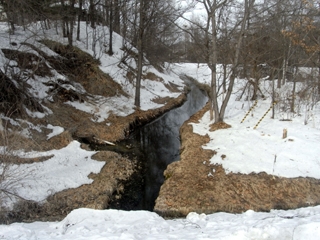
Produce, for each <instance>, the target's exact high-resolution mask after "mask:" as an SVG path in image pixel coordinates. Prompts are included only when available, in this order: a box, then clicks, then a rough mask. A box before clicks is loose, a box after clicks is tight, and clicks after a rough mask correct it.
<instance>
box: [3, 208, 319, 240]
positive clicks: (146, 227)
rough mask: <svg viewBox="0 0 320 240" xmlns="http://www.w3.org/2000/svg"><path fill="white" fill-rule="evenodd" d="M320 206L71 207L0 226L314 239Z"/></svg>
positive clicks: (44, 234) (18, 234)
mask: <svg viewBox="0 0 320 240" xmlns="http://www.w3.org/2000/svg"><path fill="white" fill-rule="evenodd" d="M319 236H320V207H310V208H301V209H297V210H290V211H283V210H275V211H271V212H270V213H258V212H253V211H251V210H249V211H247V212H245V213H243V214H230V213H216V214H211V215H205V214H200V215H199V214H197V213H189V215H188V216H187V217H186V218H185V219H174V220H164V219H163V218H161V217H159V216H158V215H157V214H156V213H152V212H147V211H118V210H92V209H84V208H82V209H76V210H74V211H72V212H71V213H70V214H69V215H68V216H67V217H66V218H65V219H64V220H63V221H61V222H34V223H14V224H10V225H8V226H5V225H2V226H0V237H1V238H0V239H5V240H27V239H28V240H29V239H30V240H31V239H32V240H35V239H37V240H71V239H72V240H74V239H76V240H161V239H163V240H169V239H170V240H173V239H177V240H181V239H183V240H188V239H190V240H209V239H219V240H222V239H225V240H227V239H228V240H231V239H234V240H248V239H252V240H259V239H274V240H279V239H281V240H301V239H303V240H318V239H319Z"/></svg>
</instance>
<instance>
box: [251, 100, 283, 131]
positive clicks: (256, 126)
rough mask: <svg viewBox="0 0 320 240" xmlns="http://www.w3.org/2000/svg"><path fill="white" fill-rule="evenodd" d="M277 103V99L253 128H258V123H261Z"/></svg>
mask: <svg viewBox="0 0 320 240" xmlns="http://www.w3.org/2000/svg"><path fill="white" fill-rule="evenodd" d="M276 103H277V101H275V102H274V103H273V104H272V105H271V107H270V108H269V109H268V111H267V112H266V113H265V114H264V115H263V117H262V118H261V119H260V120H259V122H258V123H257V124H256V126H255V127H254V128H253V129H256V128H257V127H258V125H259V124H260V123H261V121H262V120H263V118H264V117H265V116H266V115H267V114H268V112H269V111H270V110H271V109H272V108H273V107H274V105H275V104H276Z"/></svg>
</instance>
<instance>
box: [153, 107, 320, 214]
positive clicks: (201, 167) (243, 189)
mask: <svg viewBox="0 0 320 240" xmlns="http://www.w3.org/2000/svg"><path fill="white" fill-rule="evenodd" d="M207 110H208V106H206V108H204V109H203V110H201V111H200V112H198V113H197V114H195V115H194V116H193V117H192V118H191V119H190V120H189V121H187V122H185V123H184V125H183V126H182V128H181V130H180V134H181V141H182V146H181V160H180V161H179V162H174V163H172V164H170V165H169V166H168V168H167V170H166V171H165V172H164V175H165V178H166V181H165V182H164V184H163V185H162V187H161V190H160V194H159V197H158V198H157V200H156V205H155V208H154V211H155V212H157V213H159V214H160V215H162V216H165V217H182V216H186V215H187V214H188V213H189V212H197V213H206V214H209V213H214V212H220V211H223V212H230V213H241V212H243V211H246V210H249V209H252V210H255V211H269V210H270V209H293V208H298V207H305V206H312V205H317V204H320V180H318V179H313V178H282V177H276V176H272V175H268V174H266V173H264V172H262V173H259V174H254V173H252V174H249V175H246V174H234V173H229V174H226V172H225V170H224V169H223V167H222V166H221V165H211V164H210V162H209V160H210V158H211V157H212V156H213V154H215V152H212V151H210V150H204V149H203V148H202V146H203V145H204V144H206V143H207V142H209V140H210V139H209V137H208V136H204V137H203V136H200V135H198V134H195V133H193V129H192V126H191V125H189V123H190V122H195V121H197V120H198V119H200V118H201V117H202V116H203V114H204V113H205V112H206V111H207ZM212 127H213V129H214V130H217V129H221V128H226V127H229V126H228V125H227V124H225V123H218V124H215V125H213V126H212ZM220 131H223V130H220ZM221 157H222V158H223V156H221Z"/></svg>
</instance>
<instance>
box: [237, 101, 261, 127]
mask: <svg viewBox="0 0 320 240" xmlns="http://www.w3.org/2000/svg"><path fill="white" fill-rule="evenodd" d="M257 103H258V100H256V102H255V103H254V104H253V106H252V107H251V108H250V110H249V112H248V113H247V114H246V115H245V116H244V118H243V119H242V121H241V123H243V121H244V120H245V119H246V117H247V116H248V115H249V113H250V112H251V111H252V109H253V108H254V107H255V106H256V105H257Z"/></svg>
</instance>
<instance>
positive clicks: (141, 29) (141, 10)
mask: <svg viewBox="0 0 320 240" xmlns="http://www.w3.org/2000/svg"><path fill="white" fill-rule="evenodd" d="M139 2H140V8H139V34H138V46H137V47H138V73H137V82H136V95H135V101H134V105H135V106H136V107H137V108H140V87H141V78H142V67H143V64H142V61H143V37H144V36H143V35H144V26H143V25H144V0H139Z"/></svg>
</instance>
